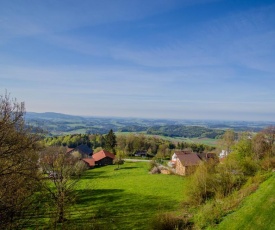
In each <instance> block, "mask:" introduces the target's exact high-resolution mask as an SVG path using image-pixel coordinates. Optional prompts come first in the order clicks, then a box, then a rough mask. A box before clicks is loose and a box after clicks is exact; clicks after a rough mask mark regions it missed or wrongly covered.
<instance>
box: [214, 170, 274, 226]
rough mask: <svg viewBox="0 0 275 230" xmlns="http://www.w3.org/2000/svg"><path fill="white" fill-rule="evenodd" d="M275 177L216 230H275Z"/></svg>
mask: <svg viewBox="0 0 275 230" xmlns="http://www.w3.org/2000/svg"><path fill="white" fill-rule="evenodd" d="M274 213H275V175H273V176H272V177H271V178H269V179H268V180H267V181H265V182H264V183H263V184H262V185H261V186H260V188H259V189H258V190H257V191H256V192H255V193H254V194H252V195H251V196H249V197H247V198H246V200H245V201H244V204H243V206H242V207H241V208H240V209H239V210H238V211H236V212H234V213H232V214H231V215H229V216H227V217H226V218H225V219H224V220H223V221H222V222H221V223H220V224H219V226H218V227H217V228H216V229H230V230H234V229H236V230H237V229H247V230H248V229H249V230H253V229H255V230H256V229H257V230H258V229H261V230H264V229H268V230H269V229H270V230H271V229H275V218H274Z"/></svg>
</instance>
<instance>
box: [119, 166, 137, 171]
mask: <svg viewBox="0 0 275 230" xmlns="http://www.w3.org/2000/svg"><path fill="white" fill-rule="evenodd" d="M137 168H138V167H123V166H120V167H119V170H121V169H137Z"/></svg>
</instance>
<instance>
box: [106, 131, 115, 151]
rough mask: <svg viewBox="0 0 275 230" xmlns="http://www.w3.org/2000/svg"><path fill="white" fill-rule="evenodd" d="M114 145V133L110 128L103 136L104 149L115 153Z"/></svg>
mask: <svg viewBox="0 0 275 230" xmlns="http://www.w3.org/2000/svg"><path fill="white" fill-rule="evenodd" d="M116 145H117V141H116V135H115V133H114V132H113V130H112V129H111V130H110V131H109V133H108V134H107V135H106V136H105V148H106V150H108V151H110V152H113V153H115V152H116V151H115V147H116Z"/></svg>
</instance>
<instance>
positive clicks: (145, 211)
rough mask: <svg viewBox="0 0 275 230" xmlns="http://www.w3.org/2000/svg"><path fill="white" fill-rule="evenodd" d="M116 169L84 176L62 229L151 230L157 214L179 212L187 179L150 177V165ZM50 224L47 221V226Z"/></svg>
mask: <svg viewBox="0 0 275 230" xmlns="http://www.w3.org/2000/svg"><path fill="white" fill-rule="evenodd" d="M116 167H117V166H115V165H111V166H105V167H101V168H95V169H91V170H88V171H87V172H86V173H85V174H84V175H83V177H82V179H81V180H80V181H79V183H78V184H77V188H76V191H77V199H76V204H75V205H74V206H73V207H72V208H71V210H70V215H69V218H68V221H67V222H66V223H65V226H62V228H64V229H122V230H123V229H150V221H151V219H152V217H154V216H155V215H156V214H158V213H161V212H167V211H171V212H177V211H179V210H180V208H181V207H180V204H181V202H182V201H183V199H184V198H185V197H184V190H185V188H186V186H188V182H187V179H186V178H183V177H180V176H176V175H161V174H160V175H151V174H149V173H148V163H147V162H135V163H133V162H126V163H125V164H124V165H122V166H121V169H120V170H115V169H116ZM47 222H49V219H46V218H45V219H44V224H45V226H47ZM40 226H41V225H40ZM50 228H51V227H50Z"/></svg>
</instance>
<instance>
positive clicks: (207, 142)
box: [116, 132, 218, 146]
mask: <svg viewBox="0 0 275 230" xmlns="http://www.w3.org/2000/svg"><path fill="white" fill-rule="evenodd" d="M129 134H144V135H145V136H148V137H157V138H160V139H164V140H168V141H172V142H188V143H196V144H205V145H210V146H216V145H217V142H218V140H217V139H212V138H199V137H196V138H184V137H166V136H161V135H150V134H146V132H136V133H134V132H133V133H131V132H116V135H129Z"/></svg>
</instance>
